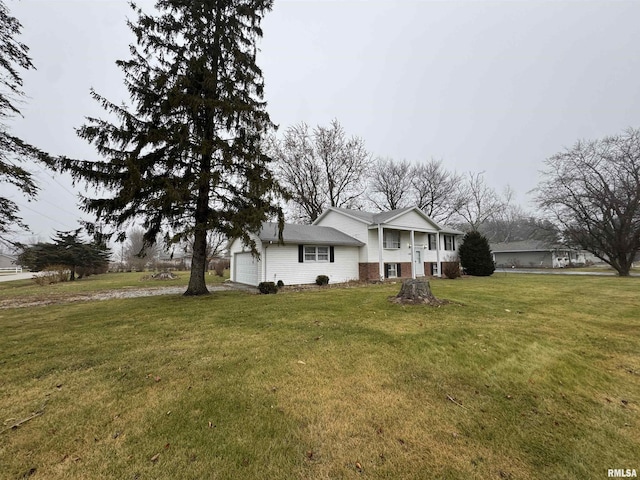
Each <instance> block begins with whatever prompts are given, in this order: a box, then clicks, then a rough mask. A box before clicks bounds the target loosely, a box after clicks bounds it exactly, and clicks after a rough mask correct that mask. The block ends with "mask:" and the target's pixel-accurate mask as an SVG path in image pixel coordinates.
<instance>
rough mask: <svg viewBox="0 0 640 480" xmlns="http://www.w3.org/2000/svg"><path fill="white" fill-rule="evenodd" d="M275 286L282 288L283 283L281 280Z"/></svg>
mask: <svg viewBox="0 0 640 480" xmlns="http://www.w3.org/2000/svg"><path fill="white" fill-rule="evenodd" d="M277 285H278V288H282V287H284V282H283V281H282V280H278V283H277Z"/></svg>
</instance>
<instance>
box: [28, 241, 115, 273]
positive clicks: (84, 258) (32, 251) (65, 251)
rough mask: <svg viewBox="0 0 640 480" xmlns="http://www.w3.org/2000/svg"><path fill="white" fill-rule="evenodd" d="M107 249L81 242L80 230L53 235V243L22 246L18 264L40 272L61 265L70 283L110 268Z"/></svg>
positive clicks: (99, 244) (92, 243)
mask: <svg viewBox="0 0 640 480" xmlns="http://www.w3.org/2000/svg"><path fill="white" fill-rule="evenodd" d="M110 255H111V252H110V251H109V249H108V248H107V247H106V246H105V245H104V244H101V243H99V242H96V241H93V242H86V241H83V240H81V239H80V229H77V230H72V231H69V232H56V236H55V237H54V238H53V242H48V243H44V242H40V243H37V244H36V245H32V246H29V247H23V250H22V253H21V254H20V255H19V256H18V261H19V262H20V264H21V265H23V266H25V267H27V268H29V269H30V270H32V271H34V272H39V271H41V270H43V269H44V268H46V267H49V266H52V265H64V266H65V267H68V268H69V270H70V271H71V275H70V280H72V281H73V280H75V279H76V273H77V274H78V276H79V277H82V276H83V275H90V274H92V273H104V272H106V271H107V268H108V266H109V257H110Z"/></svg>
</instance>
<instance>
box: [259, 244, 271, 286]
mask: <svg viewBox="0 0 640 480" xmlns="http://www.w3.org/2000/svg"><path fill="white" fill-rule="evenodd" d="M268 246H269V245H268V244H264V243H263V244H262V252H261V254H260V260H262V262H261V265H260V267H261V268H260V276H261V277H262V278H260V281H261V282H266V281H267V280H268V279H267V247H268Z"/></svg>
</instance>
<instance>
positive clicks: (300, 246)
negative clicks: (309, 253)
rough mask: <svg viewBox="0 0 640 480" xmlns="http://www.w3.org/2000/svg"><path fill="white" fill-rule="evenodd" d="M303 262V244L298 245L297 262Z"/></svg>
mask: <svg viewBox="0 0 640 480" xmlns="http://www.w3.org/2000/svg"><path fill="white" fill-rule="evenodd" d="M302 262H304V245H298V263H302Z"/></svg>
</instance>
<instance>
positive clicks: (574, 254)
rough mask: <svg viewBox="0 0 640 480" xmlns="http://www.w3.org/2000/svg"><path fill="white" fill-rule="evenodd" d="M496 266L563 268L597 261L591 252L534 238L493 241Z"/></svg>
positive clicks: (492, 246)
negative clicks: (516, 240) (506, 241)
mask: <svg viewBox="0 0 640 480" xmlns="http://www.w3.org/2000/svg"><path fill="white" fill-rule="evenodd" d="M491 251H492V252H493V261H494V262H495V264H496V267H502V268H504V267H508V268H512V267H523V268H564V267H566V266H569V265H585V264H587V263H595V262H599V261H600V260H598V259H597V258H595V257H594V256H593V255H592V254H590V253H588V252H585V251H584V250H576V249H572V248H569V247H566V246H562V245H549V244H548V243H545V242H540V241H535V240H524V241H519V242H508V243H494V244H492V245H491Z"/></svg>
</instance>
